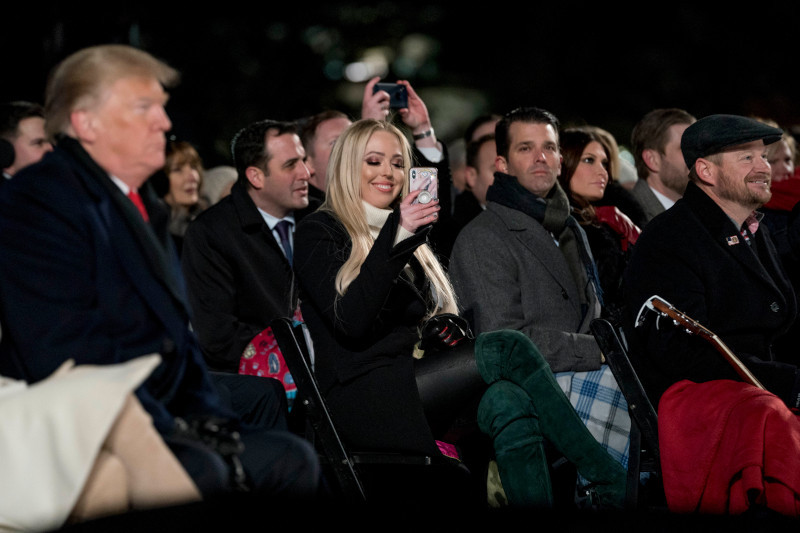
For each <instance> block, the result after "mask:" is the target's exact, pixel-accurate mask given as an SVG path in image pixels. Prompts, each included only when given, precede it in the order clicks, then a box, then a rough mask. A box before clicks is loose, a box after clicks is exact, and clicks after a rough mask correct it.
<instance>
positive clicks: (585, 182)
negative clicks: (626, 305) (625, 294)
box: [559, 128, 641, 317]
mask: <svg viewBox="0 0 800 533" xmlns="http://www.w3.org/2000/svg"><path fill="white" fill-rule="evenodd" d="M560 145H561V155H562V157H563V163H562V166H561V175H560V176H559V181H560V182H561V187H562V188H563V189H564V191H565V192H566V193H567V196H568V197H569V201H570V204H571V205H572V211H573V215H574V216H575V218H576V219H577V220H578V221H579V222H580V224H581V225H582V227H583V229H584V231H585V232H586V237H587V239H588V241H589V247H590V249H591V251H592V255H593V256H594V260H595V264H596V265H597V270H598V274H599V277H600V286H601V288H602V291H603V293H602V299H603V313H604V316H610V317H615V316H617V313H618V311H619V308H620V306H621V305H622V294H621V290H622V288H621V283H622V272H623V270H624V269H625V266H626V265H627V263H628V257H629V256H630V252H631V247H632V246H633V245H634V244H635V243H636V239H637V238H638V237H639V234H640V233H641V230H640V229H639V227H638V226H636V225H635V224H634V223H633V222H632V221H631V219H630V218H629V217H628V216H627V215H626V214H625V213H623V212H622V211H621V210H620V209H619V208H618V207H617V206H615V205H599V202H601V201H602V200H603V197H604V196H605V193H606V190H607V187H608V186H609V183H610V181H611V179H612V178H611V174H610V172H609V164H610V161H611V158H610V156H609V154H610V153H611V152H612V149H611V147H609V145H608V140H607V138H605V137H604V136H602V135H599V134H598V133H597V132H596V131H595V130H594V129H592V128H567V129H565V130H564V131H562V132H561V137H560Z"/></svg>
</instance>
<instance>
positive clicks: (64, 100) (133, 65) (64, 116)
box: [45, 44, 180, 140]
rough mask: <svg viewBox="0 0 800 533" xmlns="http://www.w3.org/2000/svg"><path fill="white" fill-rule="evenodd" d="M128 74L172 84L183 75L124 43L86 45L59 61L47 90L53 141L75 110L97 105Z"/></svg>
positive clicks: (48, 129) (48, 127) (47, 126)
mask: <svg viewBox="0 0 800 533" xmlns="http://www.w3.org/2000/svg"><path fill="white" fill-rule="evenodd" d="M128 77H145V78H155V79H157V80H158V81H159V82H160V83H161V84H162V85H163V86H164V87H170V86H173V85H175V84H177V83H178V80H179V78H180V75H179V74H178V71H176V70H175V69H173V68H172V67H170V66H169V65H167V64H166V63H164V62H162V61H160V60H159V59H156V58H155V57H153V56H152V55H150V54H148V53H147V52H144V51H142V50H139V49H138V48H134V47H132V46H128V45H123V44H107V45H98V46H92V47H89V48H84V49H82V50H79V51H77V52H75V53H73V54H72V55H70V56H68V57H67V58H66V59H64V60H63V61H62V62H61V63H59V64H58V66H57V67H56V68H55V69H54V70H53V72H52V73H51V74H50V77H49V79H48V82H47V88H46V90H45V118H46V120H45V132H46V134H47V136H48V137H49V138H50V140H53V139H54V138H55V136H56V135H57V134H59V133H68V132H69V127H70V115H71V114H72V112H73V111H75V110H78V109H88V108H91V107H92V106H94V105H96V104H97V103H99V101H100V100H101V98H102V97H103V94H104V92H105V89H106V88H107V87H109V86H110V85H111V84H113V83H114V82H116V81H117V80H119V79H122V78H128Z"/></svg>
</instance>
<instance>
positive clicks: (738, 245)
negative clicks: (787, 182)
mask: <svg viewBox="0 0 800 533" xmlns="http://www.w3.org/2000/svg"><path fill="white" fill-rule="evenodd" d="M781 134H782V132H781V130H780V129H777V128H772V127H770V126H767V125H765V124H762V123H761V122H758V121H755V120H752V119H749V118H745V117H738V116H730V115H711V116H709V117H705V118H703V119H700V120H698V121H697V122H695V123H694V124H693V125H691V126H689V128H687V129H686V131H685V132H684V134H683V138H682V141H681V148H682V152H683V157H684V158H685V160H686V165H687V167H688V168H689V169H690V173H689V176H690V181H689V183H688V185H687V187H686V192H685V194H684V195H683V198H682V199H681V200H679V201H678V202H677V203H676V204H675V205H674V206H673V207H671V208H670V209H669V210H667V211H666V212H665V213H663V214H661V215H659V216H657V217H656V218H654V219H653V220H652V221H651V222H650V223H649V224H648V225H647V227H646V228H645V230H644V231H643V232H642V235H641V237H640V238H639V240H638V241H637V243H636V247H635V248H634V251H633V255H632V257H631V261H630V263H629V265H628V268H627V271H626V274H625V278H624V284H625V291H626V293H627V296H626V297H627V302H626V303H627V307H628V311H629V313H630V315H631V316H630V317H629V318H628V319H627V321H626V323H625V327H626V328H627V329H628V333H629V337H630V339H631V343H632V346H633V349H632V357H634V358H635V362H636V364H637V366H638V367H639V370H640V373H641V374H642V378H643V382H644V385H645V387H646V389H647V390H648V393H649V394H650V395H651V396H652V400H653V401H654V404H657V403H658V400H659V398H660V397H661V396H662V394H663V393H664V391H666V390H667V389H668V388H669V387H670V386H671V385H673V384H675V383H677V382H678V381H680V380H683V379H688V380H691V381H693V382H700V383H702V382H708V381H711V380H719V379H733V380H737V379H739V378H738V376H737V374H736V373H735V372H734V369H733V367H732V366H731V365H729V364H728V363H727V362H726V361H725V359H724V358H723V357H721V356H720V354H719V353H718V352H717V351H716V349H715V348H714V347H713V346H712V345H711V343H709V342H707V341H706V340H705V339H703V338H702V337H699V336H692V335H689V334H687V332H686V331H685V330H684V329H683V328H681V327H674V326H673V325H672V324H671V321H670V320H658V321H656V320H655V319H654V318H651V317H648V315H649V313H648V312H645V313H643V315H642V317H643V321H642V323H641V325H639V326H637V327H634V326H635V320H636V318H637V315H638V314H639V312H640V309H641V308H642V305H643V304H644V303H645V302H647V301H648V300H649V299H650V297H652V296H659V297H661V298H662V299H664V300H666V301H667V302H669V303H670V304H672V305H673V306H675V307H676V308H677V309H679V310H681V311H683V312H684V313H686V314H687V315H689V316H690V317H692V318H693V319H694V320H696V321H698V322H700V323H701V324H702V325H704V326H705V327H707V328H709V329H710V330H711V331H713V332H714V333H716V334H717V335H718V336H719V337H720V338H721V339H722V340H723V341H724V342H725V343H726V344H727V345H728V346H729V348H731V350H733V352H734V353H735V354H736V355H737V356H738V357H739V358H740V359H741V360H742V362H743V363H744V364H745V365H746V366H747V367H748V368H749V369H750V370H751V372H753V373H754V374H755V375H756V377H757V378H758V379H759V380H760V381H761V382H762V383H763V384H764V386H765V387H766V388H767V389H768V390H770V391H772V392H773V393H775V394H776V395H777V396H779V397H780V398H781V399H782V400H783V401H784V402H785V403H786V404H787V405H789V406H790V407H797V406H798V405H800V398H798V391H800V387H798V384H800V379H799V378H800V373H798V370H797V368H795V367H794V366H790V365H786V364H782V363H778V362H775V361H774V360H773V359H774V354H773V342H774V340H775V338H776V337H777V336H778V335H779V334H781V333H782V332H784V331H785V330H786V329H787V328H788V327H789V325H790V324H792V323H793V321H794V320H795V316H796V312H797V304H796V302H795V294H794V291H793V289H792V286H791V284H790V283H789V281H788V279H787V277H786V274H785V272H784V271H783V269H782V267H781V264H780V262H779V260H778V258H777V256H776V253H775V248H774V246H773V244H772V242H771V240H770V238H769V230H768V229H767V228H766V226H765V225H763V224H762V225H760V226H759V225H758V216H759V214H758V213H757V211H756V210H757V209H758V208H759V207H760V206H761V205H763V204H764V203H765V202H767V201H768V200H769V199H770V196H771V192H770V181H771V180H770V167H769V164H768V163H767V161H766V157H765V150H766V148H765V145H766V144H770V143H772V142H775V141H777V140H779V139H780V137H781ZM645 311H646V309H645ZM795 348H796V345H795Z"/></svg>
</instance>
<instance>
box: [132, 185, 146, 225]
mask: <svg viewBox="0 0 800 533" xmlns="http://www.w3.org/2000/svg"><path fill="white" fill-rule="evenodd" d="M128 198H130V199H131V202H133V205H135V206H136V208H137V209H139V212H140V213H141V214H142V218H143V219H144V221H145V222H149V221H150V217H149V216H147V209H145V208H144V203H143V202H142V197H141V196H139V193H138V192H137V191H135V190H134V189H131V190H130V191H129V192H128Z"/></svg>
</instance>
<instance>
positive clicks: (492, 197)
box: [486, 172, 603, 305]
mask: <svg viewBox="0 0 800 533" xmlns="http://www.w3.org/2000/svg"><path fill="white" fill-rule="evenodd" d="M486 200H487V201H490V202H495V203H498V204H500V205H503V206H505V207H508V208H510V209H514V210H516V211H519V212H521V213H524V214H526V215H528V216H529V217H531V218H533V219H534V220H536V221H538V222H539V223H540V224H541V225H542V226H543V227H544V229H546V230H547V231H549V232H550V233H551V234H553V235H554V236H555V237H556V239H557V240H558V249H559V250H561V253H562V254H564V257H565V258H566V260H567V264H568V265H569V268H570V271H571V272H572V276H573V278H574V279H575V283H576V285H577V286H578V287H579V288H581V287H583V288H587V285H588V284H589V283H591V284H592V285H594V288H595V292H596V293H597V298H598V300H599V301H600V304H601V305H602V302H603V294H602V289H601V288H600V280H599V277H598V274H597V267H596V266H595V264H594V259H593V257H592V253H591V251H590V249H589V242H588V241H587V239H586V234H585V233H584V232H583V230H582V229H581V227H580V225H579V224H578V221H577V220H575V218H574V217H573V216H572V215H571V214H570V210H571V207H570V204H569V199H568V198H567V195H566V194H565V193H564V190H563V189H562V188H561V186H560V185H559V184H558V182H556V184H555V185H554V186H553V188H552V189H551V190H550V192H549V193H548V195H547V197H546V198H541V197H539V196H536V195H535V194H533V193H532V192H530V191H529V190H527V189H526V188H525V187H523V186H522V185H520V183H519V181H518V180H517V178H515V177H514V176H509V175H508V174H503V173H502V172H495V175H494V183H493V184H492V186H490V187H489V190H488V191H486ZM578 292H581V291H578ZM581 297H582V298H584V301H583V304H584V305H586V304H587V303H588V296H587V294H586V293H585V292H583V293H581Z"/></svg>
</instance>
